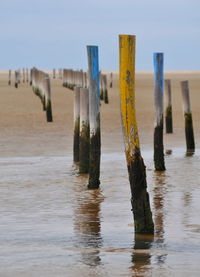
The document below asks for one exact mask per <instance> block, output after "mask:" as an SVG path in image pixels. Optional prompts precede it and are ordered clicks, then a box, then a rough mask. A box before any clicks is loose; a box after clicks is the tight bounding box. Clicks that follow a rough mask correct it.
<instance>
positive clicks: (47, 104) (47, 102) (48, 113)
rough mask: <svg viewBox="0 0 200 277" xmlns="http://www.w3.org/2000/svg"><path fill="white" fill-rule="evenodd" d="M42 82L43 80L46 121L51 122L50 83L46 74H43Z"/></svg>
mask: <svg viewBox="0 0 200 277" xmlns="http://www.w3.org/2000/svg"><path fill="white" fill-rule="evenodd" d="M43 82H44V86H43V90H44V91H43V95H44V101H45V110H46V117H47V122H53V116H52V105H51V85H50V77H49V75H48V74H44V81H43Z"/></svg>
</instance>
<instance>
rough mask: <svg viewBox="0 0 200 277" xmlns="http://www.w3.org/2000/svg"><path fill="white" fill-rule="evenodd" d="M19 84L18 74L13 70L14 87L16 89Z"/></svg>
mask: <svg viewBox="0 0 200 277" xmlns="http://www.w3.org/2000/svg"><path fill="white" fill-rule="evenodd" d="M18 84H19V72H18V71H17V70H15V87H16V88H18Z"/></svg>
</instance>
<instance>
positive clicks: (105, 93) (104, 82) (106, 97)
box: [103, 74, 109, 104]
mask: <svg viewBox="0 0 200 277" xmlns="http://www.w3.org/2000/svg"><path fill="white" fill-rule="evenodd" d="M103 84H104V85H103V87H104V93H103V94H104V102H105V104H108V103H109V101H108V88H107V76H106V74H104V75H103Z"/></svg>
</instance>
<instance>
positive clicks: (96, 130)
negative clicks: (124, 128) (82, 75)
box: [87, 46, 101, 189]
mask: <svg viewBox="0 0 200 277" xmlns="http://www.w3.org/2000/svg"><path fill="white" fill-rule="evenodd" d="M87 54H88V76H89V120H90V167H89V184H88V188H90V189H97V188H99V185H100V180H99V178H100V159H101V134H100V132H101V131H100V90H99V60H98V46H87Z"/></svg>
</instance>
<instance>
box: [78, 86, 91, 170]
mask: <svg viewBox="0 0 200 277" xmlns="http://www.w3.org/2000/svg"><path fill="white" fill-rule="evenodd" d="M89 154H90V126H89V91H88V89H87V88H80V137H79V172H80V173H88V172H89Z"/></svg>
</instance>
